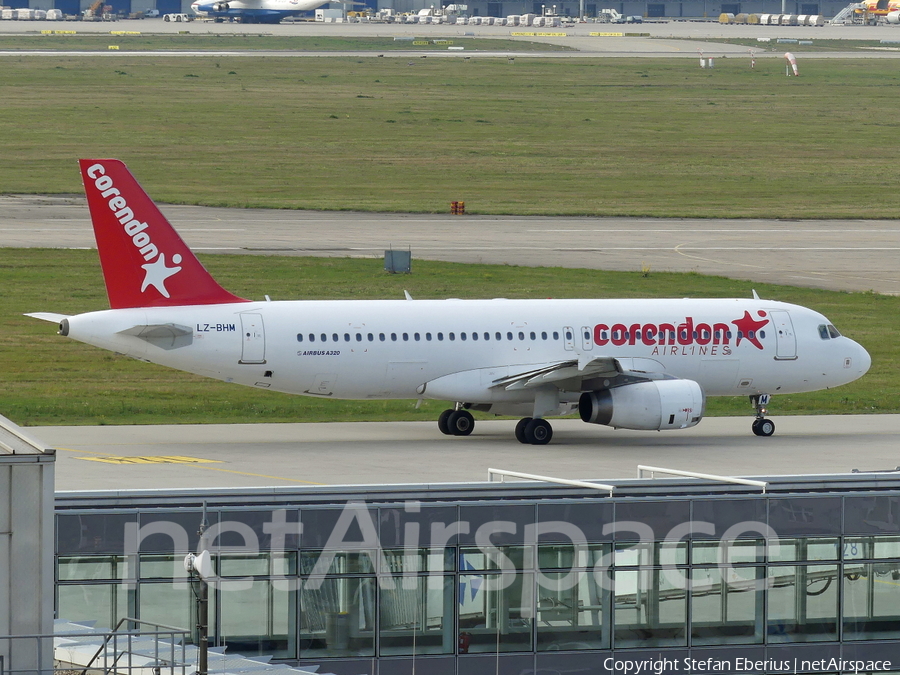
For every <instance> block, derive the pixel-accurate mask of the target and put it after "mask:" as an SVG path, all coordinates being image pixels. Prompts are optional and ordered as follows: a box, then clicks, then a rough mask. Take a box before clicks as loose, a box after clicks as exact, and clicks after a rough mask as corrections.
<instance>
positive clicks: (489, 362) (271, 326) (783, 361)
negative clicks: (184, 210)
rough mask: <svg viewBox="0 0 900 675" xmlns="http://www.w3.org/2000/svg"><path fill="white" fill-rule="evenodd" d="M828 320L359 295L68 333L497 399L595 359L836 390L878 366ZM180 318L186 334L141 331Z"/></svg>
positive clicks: (294, 371) (523, 397)
mask: <svg viewBox="0 0 900 675" xmlns="http://www.w3.org/2000/svg"><path fill="white" fill-rule="evenodd" d="M748 317H749V322H747V318H748ZM754 322H755V323H754ZM829 323H830V322H829V321H828V320H827V319H826V318H825V317H824V316H822V315H821V314H819V313H818V312H815V311H812V310H809V309H806V308H804V307H800V306H797V305H790V304H786V303H781V302H774V301H765V300H743V299H726V300H689V299H685V300H503V299H497V300H412V301H410V300H396V301H394V300H383V301H371V300H362V301H352V300H350V301H291V302H249V303H234V304H222V305H194V306H190V307H164V308H142V309H115V310H106V311H100V312H91V313H87V314H81V315H77V316H73V317H70V318H69V319H68V335H69V336H70V337H72V338H74V339H76V340H80V341H82V342H86V343H89V344H92V345H96V346H98V347H102V348H105V349H110V350H113V351H116V352H120V353H123V354H126V355H128V356H132V357H135V358H139V359H144V360H147V361H151V362H154V363H158V364H161V365H165V366H169V367H172V368H177V369H179V370H185V371H189V372H192V373H197V374H199V375H204V376H208V377H213V378H217V379H220V380H224V381H228V382H235V383H239V384H244V385H248V386H255V387H260V388H266V389H271V390H274V391H282V392H287V393H292V394H304V395H309V396H326V397H333V398H344V399H388V398H436V399H441V400H456V401H466V402H471V403H498V402H502V401H506V402H526V401H528V400H533V398H534V396H535V394H534V390H527V389H526V390H522V389H519V390H512V391H510V390H507V389H504V388H499V389H498V388H496V387H492V384H493V383H494V382H496V381H497V380H499V379H501V378H504V377H507V376H511V375H515V374H516V373H520V372H523V371H527V370H529V369H533V368H538V367H540V366H542V365H544V364H554V363H559V362H560V361H565V360H580V361H581V362H583V361H586V360H587V359H588V358H594V357H611V358H614V359H616V360H617V361H618V362H619V363H620V364H621V365H622V367H624V368H625V369H628V370H633V371H645V372H656V373H663V374H665V375H667V376H673V377H676V378H683V379H689V380H695V381H696V382H698V383H699V384H700V386H701V388H702V389H703V392H704V394H706V395H712V396H731V395H753V394H758V393H770V394H786V393H797V392H805V391H814V390H819V389H825V388H828V387H833V386H837V385H841V384H845V383H847V382H851V381H853V380H855V379H857V378H858V377H860V376H861V375H862V374H863V373H865V372H866V370H867V369H868V367H869V365H870V359H869V355H868V354H867V352H866V351H865V350H864V349H863V348H862V347H861V346H860V345H858V344H857V343H856V342H854V341H852V340H850V339H848V338H846V337H842V336H837V337H832V336H829V335H828V334H827V332H825V333H824V334H823V331H822V329H821V327H822V326H827V325H829ZM168 324H172V325H174V326H176V327H178V329H179V330H181V331H182V333H183V334H182V335H181V337H180V339H174V338H173V339H171V340H168V339H167V338H166V337H165V336H163V337H162V338H154V339H152V340H148V339H145V338H142V337H138V336H136V334H135V333H136V332H138V331H136V330H135V327H140V326H151V327H157V329H156V330H157V332H159V329H158V327H159V326H165V325H168ZM760 324H764V325H762V326H761V327H757V328H756V329H754V328H753V326H759V325H760ZM742 327H743V328H744V329H745V330H741V328H742ZM750 330H752V333H750V332H749V331H750ZM125 331H127V333H126V334H123V332H125ZM739 331H740V332H739ZM163 332H165V331H163ZM748 333H749V334H748ZM450 376H453V377H450ZM441 378H443V379H441ZM560 389H561V392H560V400H561V401H566V400H569V401H573V400H577V398H578V392H571V395H568V393H567V392H566V391H565V387H564V386H562V387H560Z"/></svg>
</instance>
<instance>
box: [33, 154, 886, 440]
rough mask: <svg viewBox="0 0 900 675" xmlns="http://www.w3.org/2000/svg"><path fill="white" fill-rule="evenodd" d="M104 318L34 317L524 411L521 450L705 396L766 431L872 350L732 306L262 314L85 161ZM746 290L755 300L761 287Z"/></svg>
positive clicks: (379, 306)
mask: <svg viewBox="0 0 900 675" xmlns="http://www.w3.org/2000/svg"><path fill="white" fill-rule="evenodd" d="M80 163H81V171H82V178H83V181H84V186H85V191H86V193H87V199H88V206H89V207H90V212H91V219H92V221H93V226H94V234H95V237H96V239H97V248H98V250H99V253H100V262H101V266H102V268H103V275H104V278H105V281H106V289H107V294H108V296H109V304H110V307H111V309H108V310H103V311H96V312H88V313H85V314H78V315H75V316H68V315H64V314H51V313H36V314H30V315H29V316H33V317H36V318H39V319H44V320H48V321H53V322H56V323H58V324H59V332H60V334H61V335H64V336H68V337H70V338H74V339H76V340H79V341H81V342H86V343H88V344H91V345H95V346H97V347H101V348H104V349H109V350H112V351H115V352H119V353H122V354H126V355H128V356H132V357H134V358H137V359H141V360H146V361H150V362H153V363H158V364H162V365H165V366H169V367H172V368H177V369H179V370H185V371H189V372H192V373H197V374H199V375H205V376H208V377H213V378H217V379H220V380H224V381H226V382H235V383H238V384H244V385H247V386H251V387H256V388H259V389H270V390H274V391H282V392H287V393H291V394H302V395H306V396H316V397H326V398H343V399H389V398H420V399H425V398H428V399H437V400H449V401H454V402H455V404H454V406H453V407H452V408H449V409H447V410H446V411H444V412H443V413H442V414H441V416H440V419H439V421H438V427H439V428H440V430H441V431H442V432H443V433H445V434H452V435H458V436H465V435H468V434H470V433H471V432H472V429H473V427H474V419H473V417H472V413H471V412H470V411H473V410H475V411H483V412H488V413H496V414H500V415H516V416H521V417H522V419H521V421H520V422H519V424H518V425H517V427H516V437H517V438H518V440H519V441H521V442H523V443H531V444H536V445H542V444H544V443H547V442H549V441H550V438H551V436H552V428H551V426H550V423H549V422H548V421H547V420H546V417H548V416H553V415H561V414H569V413H574V412H576V411H577V412H578V413H579V414H580V416H581V419H582V420H584V421H585V422H589V423H592V424H603V425H608V426H612V427H618V428H625V429H646V430H665V429H683V428H686V427H692V426H694V425H696V424H697V423H698V422H700V420H701V419H702V417H703V413H704V408H705V401H706V397H707V396H737V395H744V396H749V397H750V398H751V401H752V402H753V403H754V405H755V406H756V412H757V414H756V420H755V421H754V423H753V431H754V433H756V434H757V435H759V436H770V435H771V434H772V433H773V432H774V430H775V426H774V424H773V423H772V422H771V420H769V419H766V417H765V413H766V409H765V408H766V404H767V403H768V398H769V395H770V394H792V393H798V392H806V391H815V390H818V389H825V388H829V387H835V386H838V385H841V384H845V383H847V382H852V381H853V380H855V379H857V378H859V377H861V376H862V375H863V374H864V373H865V372H866V371H867V370H868V368H869V365H870V363H871V360H870V358H869V354H868V353H867V352H866V350H865V349H863V347H861V346H860V345H859V344H857V343H856V342H854V341H853V340H850V339H849V338H846V337H844V336H842V335H841V334H840V333H839V332H838V331H837V329H836V328H835V327H834V326H833V325H832V324H831V322H830V321H829V320H828V319H826V318H825V317H824V316H822V315H821V314H819V313H818V312H815V311H813V310H811V309H806V308H805V307H800V306H797V305H791V304H786V303H783V302H775V301H771V300H761V299H759V298H758V297H754V298H752V299H742V298H734V299H726V300H710V299H705V300H691V299H679V300H505V299H495V300H412V299H411V298H408V299H406V300H329V301H308V300H297V301H281V302H271V301H268V298H267V301H266V302H255V301H250V300H245V299H243V298H239V297H237V296H235V295H232V294H231V293H229V292H228V291H226V290H225V289H223V288H222V287H221V286H219V284H218V283H216V281H215V280H214V279H213V278H212V276H210V274H209V273H208V272H207V271H206V270H205V269H204V268H203V267H202V265H201V264H200V262H199V261H198V260H197V258H196V257H195V256H194V254H193V253H192V252H191V251H190V249H189V248H188V247H187V245H186V244H185V243H184V242H183V241H182V239H181V238H180V237H179V236H178V234H177V233H176V232H175V230H174V229H173V228H172V226H171V225H170V224H169V222H168V221H167V220H166V218H165V217H164V216H163V215H162V213H161V212H160V211H159V209H157V207H156V205H155V204H154V203H153V202H152V201H151V199H150V197H148V196H147V194H146V193H145V192H144V190H143V189H141V187H140V185H138V183H137V181H136V180H135V179H134V177H133V176H132V175H131V173H130V172H129V171H128V169H127V168H126V167H125V165H124V164H123V163H122V162H120V161H118V160H112V159H96V160H94V159H89V160H81V162H80ZM754 296H756V294H755V293H754Z"/></svg>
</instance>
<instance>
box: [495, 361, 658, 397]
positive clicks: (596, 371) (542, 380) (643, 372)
mask: <svg viewBox="0 0 900 675" xmlns="http://www.w3.org/2000/svg"><path fill="white" fill-rule="evenodd" d="M664 370H665V369H664V367H663V365H662V364H661V363H659V362H658V361H654V360H652V359H616V358H613V357H611V356H597V357H594V358H592V359H589V360H586V361H584V360H583V361H582V363H579V360H578V359H571V360H567V361H559V362H557V363H552V364H548V365H546V366H542V367H540V368H535V369H532V370H527V371H523V372H521V373H516V374H514V375H507V376H506V377H502V378H499V379H497V380H494V382H493V383H492V384H491V388H502V389H506V390H507V391H514V390H517V389H531V388H533V387H540V386H543V385H546V384H554V385H556V386H558V387H559V388H560V389H567V390H569V391H588V390H593V389H599V388H607V387H610V386H618V385H622V384H629V383H631V382H644V381H647V380H664V379H674V378H673V377H672V376H671V375H668V374H666V373H665V372H664ZM601 380H602V381H603V383H602V384H600V381H601Z"/></svg>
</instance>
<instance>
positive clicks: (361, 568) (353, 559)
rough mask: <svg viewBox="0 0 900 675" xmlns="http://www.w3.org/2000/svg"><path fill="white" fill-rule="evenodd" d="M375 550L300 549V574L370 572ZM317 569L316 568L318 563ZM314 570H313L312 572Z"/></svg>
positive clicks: (372, 567) (373, 568)
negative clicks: (319, 565)
mask: <svg viewBox="0 0 900 675" xmlns="http://www.w3.org/2000/svg"><path fill="white" fill-rule="evenodd" d="M375 555H376V552H375V551H370V550H365V551H301V553H300V573H301V574H313V573H315V574H371V573H373V572H374V571H375V566H374V565H373V564H372V561H373V559H374V556H375ZM320 560H321V567H320V568H319V569H317V568H316V565H317V564H320ZM313 570H315V572H313Z"/></svg>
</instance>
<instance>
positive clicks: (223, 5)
mask: <svg viewBox="0 0 900 675" xmlns="http://www.w3.org/2000/svg"><path fill="white" fill-rule="evenodd" d="M229 9H231V8H230V7H229V6H228V3H227V2H214V3H213V11H214V12H227V11H228V10H229Z"/></svg>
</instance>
